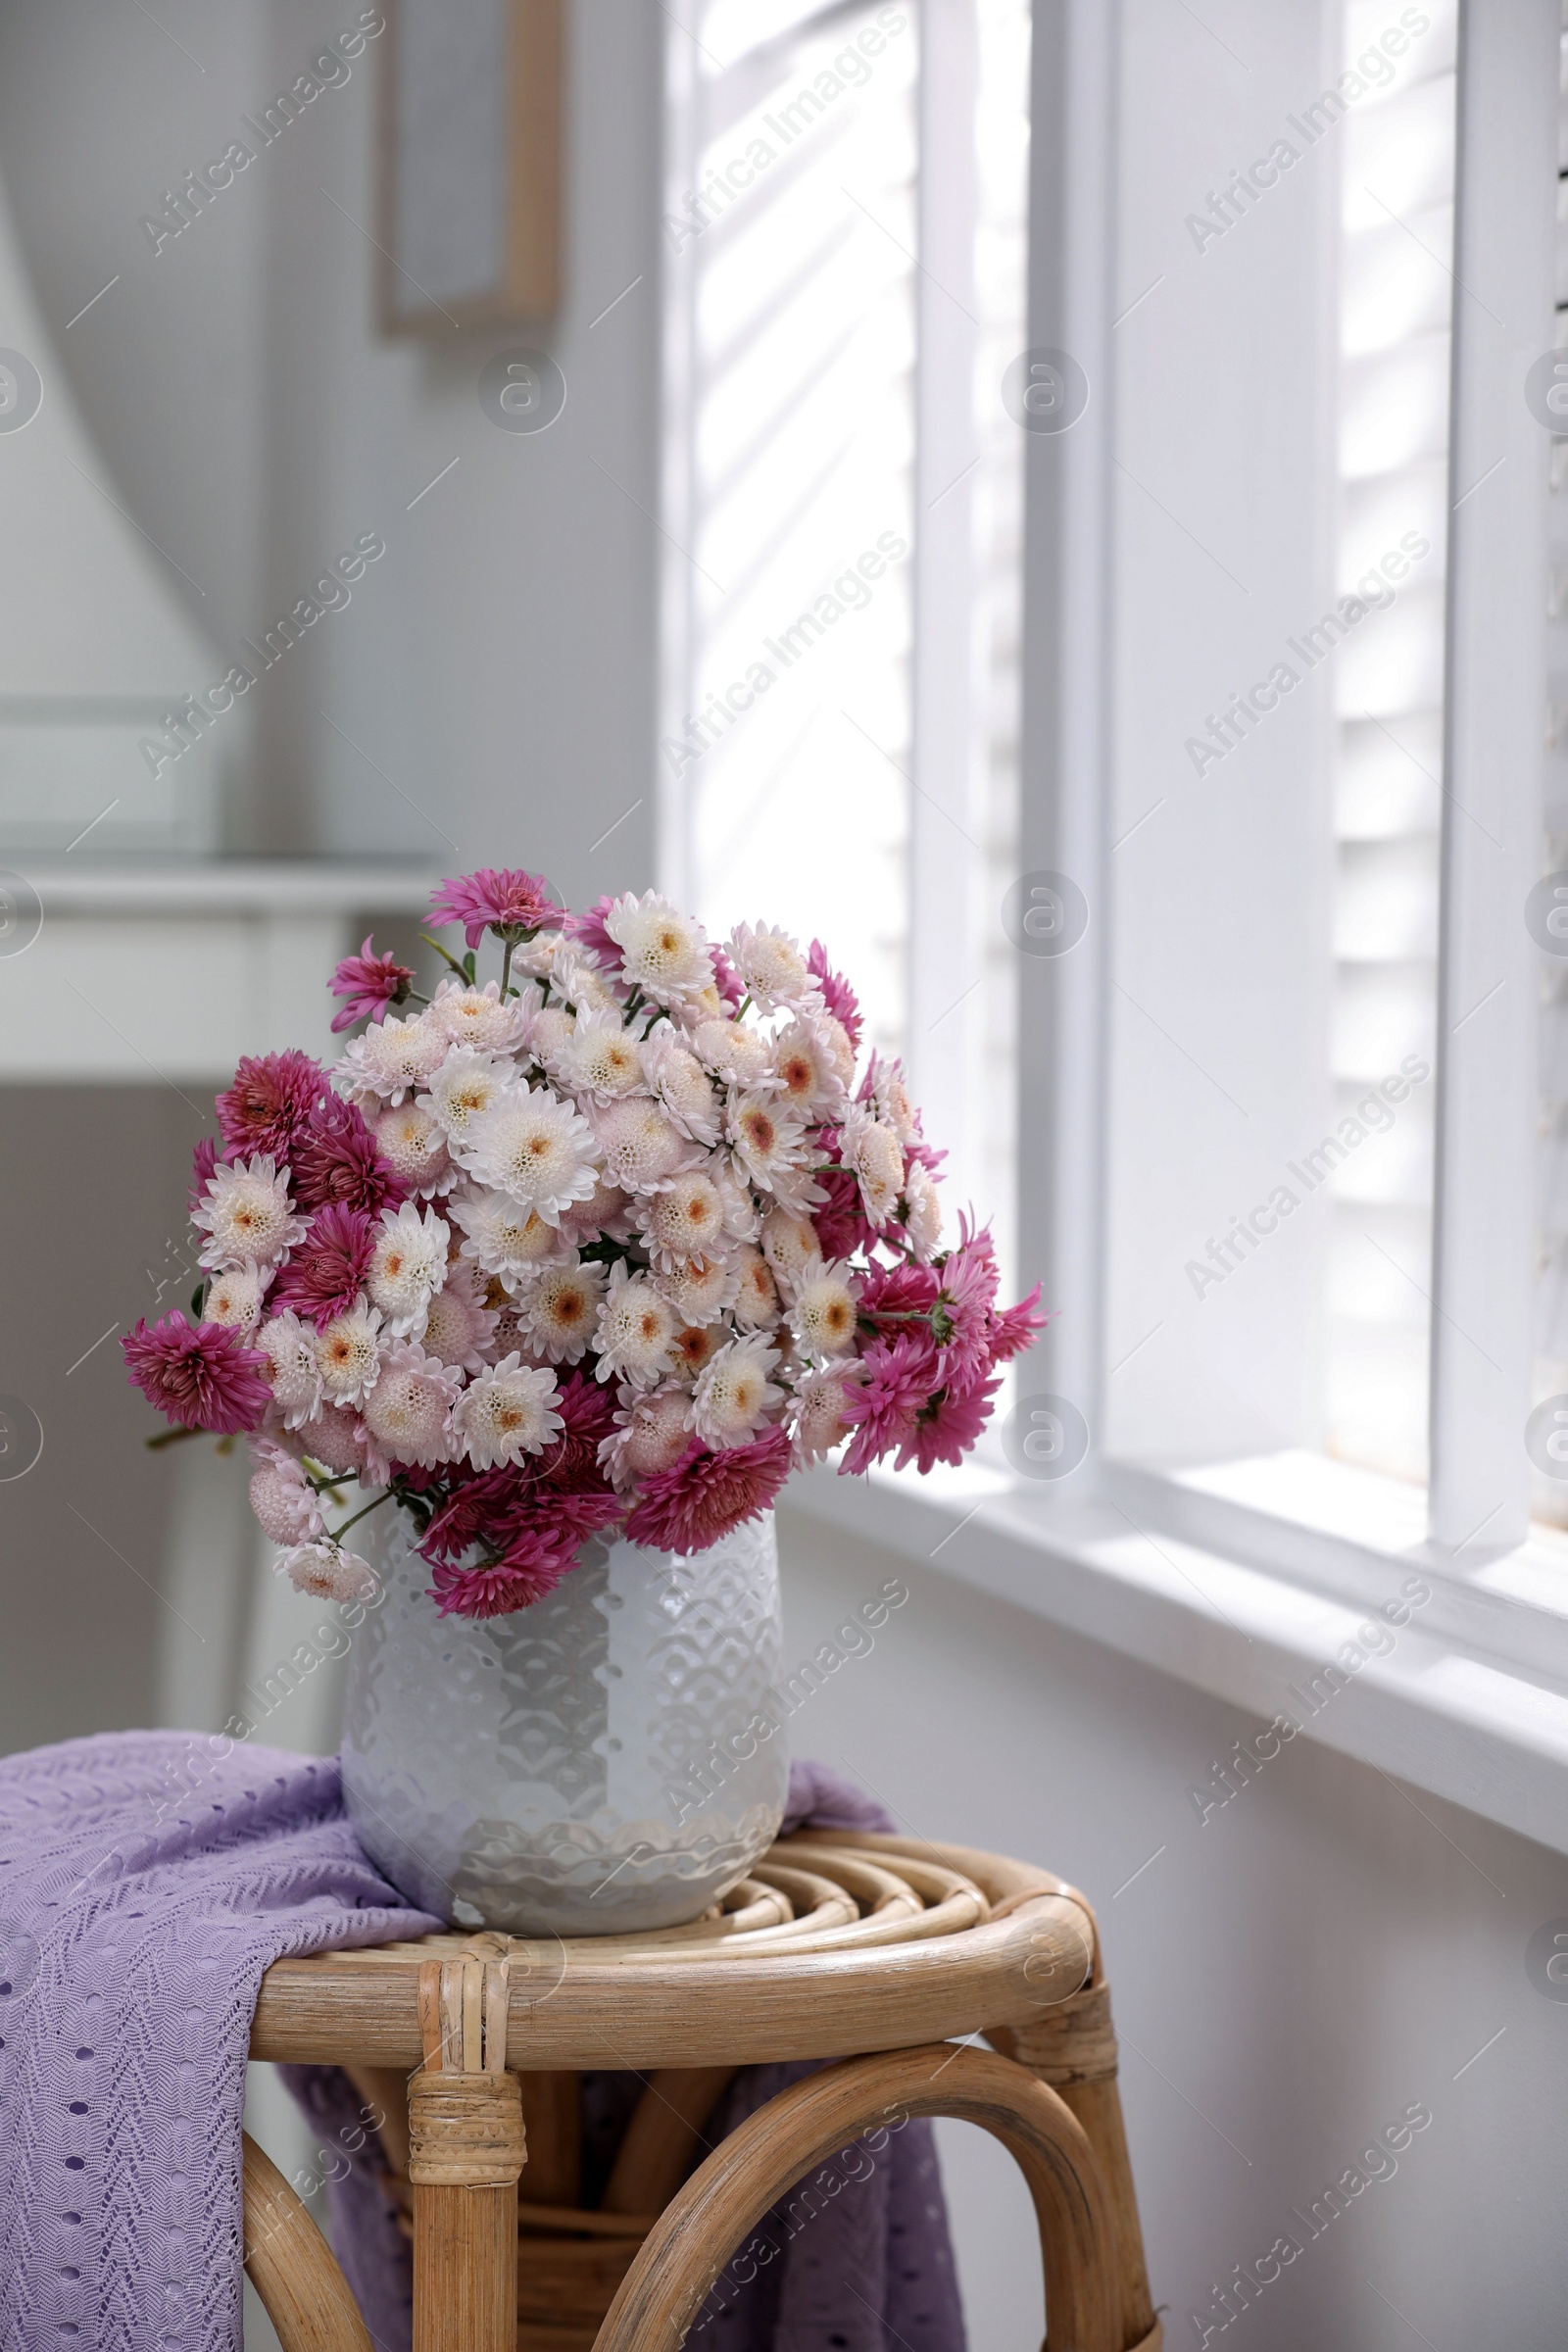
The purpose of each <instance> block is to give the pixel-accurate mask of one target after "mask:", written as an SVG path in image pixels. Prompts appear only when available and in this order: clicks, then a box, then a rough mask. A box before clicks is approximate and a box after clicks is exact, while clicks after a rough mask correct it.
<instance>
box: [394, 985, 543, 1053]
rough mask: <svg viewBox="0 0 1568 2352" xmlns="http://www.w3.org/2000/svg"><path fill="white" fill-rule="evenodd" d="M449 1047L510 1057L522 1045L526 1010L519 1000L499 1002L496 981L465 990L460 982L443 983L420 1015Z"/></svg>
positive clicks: (525, 1027) (499, 989)
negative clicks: (460, 1047) (505, 1002)
mask: <svg viewBox="0 0 1568 2352" xmlns="http://www.w3.org/2000/svg"><path fill="white" fill-rule="evenodd" d="M419 1017H420V1019H421V1020H422V1021H423V1022H424V1025H425V1027H426V1028H427V1029H434V1030H435V1031H436V1032H437V1033H438V1034H439V1035H440V1036H442V1037H444V1038H445V1039H446V1040H447V1042H448V1044H449V1045H454V1046H471V1047H473V1048H474V1049H475V1050H476V1051H477V1052H478V1053H481V1054H512V1053H515V1051H516V1049H517V1047H518V1046H519V1045H521V1043H522V1040H523V1037H524V1035H525V1034H526V1031H527V1027H528V1008H527V1006H526V1005H524V1004H522V1003H521V1002H520V1001H518V1000H515V999H514V1000H510V1001H509V1002H508V1003H507V1004H505V1005H503V1004H502V1002H501V983H500V981H499V980H489V981H486V983H485V985H484V987H483V988H466V987H465V986H464V984H463V982H462V981H461V980H452V979H447V980H443V981H442V983H441V985H440V987H439V988H438V989H437V990H436V992H435V995H434V997H433V998H432V999H431V1001H430V1003H429V1004H428V1005H426V1007H425V1009H424V1011H423V1012H422V1013H421V1015H420V1016H419Z"/></svg>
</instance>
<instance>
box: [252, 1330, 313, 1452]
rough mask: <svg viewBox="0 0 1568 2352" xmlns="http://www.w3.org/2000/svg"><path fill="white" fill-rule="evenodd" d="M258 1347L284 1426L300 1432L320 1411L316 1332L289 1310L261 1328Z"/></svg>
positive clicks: (258, 1334)
mask: <svg viewBox="0 0 1568 2352" xmlns="http://www.w3.org/2000/svg"><path fill="white" fill-rule="evenodd" d="M256 1345H257V1347H258V1348H260V1349H261V1350H262V1353H263V1354H264V1355H265V1356H266V1358H267V1364H268V1379H269V1380H270V1383H271V1389H272V1395H273V1397H274V1398H275V1399H276V1402H277V1409H278V1411H279V1412H280V1413H281V1414H282V1416H283V1426H284V1428H285V1429H298V1428H299V1426H300V1424H301V1423H302V1422H304V1421H309V1420H310V1418H311V1416H312V1415H313V1413H316V1412H318V1411H319V1409H320V1403H321V1367H320V1365H319V1362H318V1361H317V1355H316V1333H315V1332H314V1330H313V1329H312V1328H311V1326H310V1324H308V1323H302V1322H301V1321H300V1318H299V1316H298V1315H297V1314H295V1312H294V1310H293V1308H292V1307H289V1308H287V1309H285V1311H284V1312H283V1313H282V1314H280V1315H272V1316H271V1317H270V1318H269V1320H268V1321H267V1322H265V1323H264V1324H263V1325H262V1327H261V1329H260V1331H259V1332H258V1333H257V1335H256Z"/></svg>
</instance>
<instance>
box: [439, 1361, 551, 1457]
mask: <svg viewBox="0 0 1568 2352" xmlns="http://www.w3.org/2000/svg"><path fill="white" fill-rule="evenodd" d="M555 1397H556V1376H555V1374H554V1373H553V1372H543V1371H538V1370H536V1369H535V1368H534V1367H533V1366H532V1365H529V1364H524V1363H523V1361H522V1359H521V1358H520V1356H516V1355H508V1356H504V1357H503V1358H502V1360H501V1362H500V1363H499V1364H497V1365H496V1367H495V1369H494V1371H491V1372H484V1373H481V1374H480V1376H479V1378H478V1379H477V1380H475V1381H473V1382H471V1383H470V1385H469V1386H468V1387H467V1388H466V1389H465V1390H464V1392H463V1395H462V1396H461V1397H459V1398H458V1401H457V1404H456V1405H455V1407H454V1408H453V1414H452V1426H453V1430H454V1432H455V1433H456V1435H457V1437H458V1438H459V1439H460V1440H461V1442H462V1445H463V1449H464V1451H465V1452H466V1454H467V1457H468V1459H469V1461H470V1462H472V1464H473V1466H474V1468H475V1469H476V1470H494V1469H498V1468H500V1467H501V1465H502V1464H503V1463H506V1462H515V1461H520V1460H521V1458H522V1456H523V1455H524V1454H525V1453H542V1452H543V1450H544V1448H545V1447H546V1446H548V1445H550V1444H551V1443H552V1441H553V1440H554V1439H556V1438H558V1437H559V1436H560V1435H561V1432H562V1430H563V1428H564V1422H563V1421H562V1418H561V1415H560V1414H559V1413H558V1412H557V1411H556V1410H555V1409H554V1399H555Z"/></svg>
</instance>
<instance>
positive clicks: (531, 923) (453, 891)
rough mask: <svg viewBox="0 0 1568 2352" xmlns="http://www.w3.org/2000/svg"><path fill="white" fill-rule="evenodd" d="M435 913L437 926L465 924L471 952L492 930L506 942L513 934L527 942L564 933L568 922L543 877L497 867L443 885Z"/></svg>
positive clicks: (433, 900)
mask: <svg viewBox="0 0 1568 2352" xmlns="http://www.w3.org/2000/svg"><path fill="white" fill-rule="evenodd" d="M430 912H431V915H432V917H433V918H434V920H435V921H436V922H438V923H461V924H462V925H463V936H464V938H465V939H466V941H467V943H468V945H469V947H470V948H476V947H477V946H478V945H479V942H480V940H481V939H483V937H484V935H485V932H486V931H487V930H491V929H493V930H495V931H497V932H498V933H499V934H500V936H501V937H502V938H503V939H505V938H507V937H508V935H509V934H511V935H513V936H514V937H515V938H516V939H523V938H526V936H527V935H528V933H529V932H531V931H541V930H556V929H559V927H560V925H561V923H562V921H563V919H564V918H563V914H562V909H561V908H560V907H557V906H555V905H554V904H553V903H552V901H551V897H550V885H549V883H548V882H547V881H546V880H545V878H544V876H543V874H525V873H523V872H522V871H521V870H520V869H517V868H513V867H500V866H493V865H484V866H481V867H480V868H479V871H478V872H477V873H476V874H460V875H459V876H458V877H457V879H456V880H455V881H449V882H443V883H441V884H439V886H438V887H437V889H436V891H435V893H434V895H433V896H432V898H431V900H430Z"/></svg>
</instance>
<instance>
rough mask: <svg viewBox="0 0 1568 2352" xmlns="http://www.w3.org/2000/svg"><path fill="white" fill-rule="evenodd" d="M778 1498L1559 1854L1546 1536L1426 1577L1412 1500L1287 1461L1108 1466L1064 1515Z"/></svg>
mask: <svg viewBox="0 0 1568 2352" xmlns="http://www.w3.org/2000/svg"><path fill="white" fill-rule="evenodd" d="M1074 1483H1076V1482H1074ZM791 1500H792V1501H793V1502H794V1503H795V1505H796V1507H797V1508H799V1509H800V1510H802V1511H803V1512H805V1513H806V1514H807V1515H809V1516H810V1517H813V1518H815V1519H817V1520H819V1521H821V1522H824V1523H826V1524H827V1525H830V1526H833V1527H836V1528H839V1529H842V1530H843V1531H844V1532H846V1533H848V1534H851V1535H855V1536H858V1537H860V1538H862V1539H864V1540H866V1541H869V1542H874V1543H878V1544H883V1545H885V1546H886V1547H887V1548H889V1549H890V1550H893V1551H895V1552H898V1553H899V1554H901V1555H902V1556H903V1557H905V1558H907V1559H909V1560H911V1561H913V1562H915V1563H916V1564H917V1565H920V1566H924V1567H929V1568H932V1569H935V1570H938V1571H939V1572H940V1573H942V1574H943V1575H946V1576H951V1577H953V1578H955V1579H956V1580H957V1581H958V1582H959V1583H961V1584H966V1585H970V1586H972V1587H974V1588H976V1589H977V1590H979V1591H981V1592H984V1593H991V1594H993V1595H994V1596H995V1597H996V1598H998V1599H1001V1600H1006V1601H1010V1602H1012V1603H1013V1605H1014V1606H1016V1607H1019V1608H1025V1609H1029V1610H1031V1611H1033V1612H1034V1613H1035V1614H1036V1615H1037V1616H1041V1617H1045V1618H1048V1619H1050V1620H1051V1621H1052V1622H1053V1623H1054V1624H1058V1625H1064V1626H1068V1627H1070V1628H1071V1629H1072V1630H1073V1631H1074V1632H1075V1633H1080V1634H1086V1635H1088V1636H1089V1637H1090V1639H1091V1640H1093V1641H1097V1642H1103V1643H1105V1644H1106V1646H1107V1647H1109V1648H1111V1649H1115V1650H1118V1651H1120V1652H1121V1653H1122V1654H1123V1655H1124V1656H1127V1657H1133V1658H1137V1659H1139V1660H1141V1661H1142V1663H1143V1664H1145V1665H1147V1666H1152V1667H1155V1668H1157V1669H1158V1670H1159V1671H1160V1672H1162V1673H1166V1674H1174V1675H1176V1676H1178V1677H1179V1678H1180V1679H1181V1680H1182V1681H1184V1682H1188V1683H1192V1684H1194V1685H1196V1687H1197V1688H1198V1689H1200V1690H1202V1691H1209V1692H1210V1693H1211V1694H1212V1695H1213V1696H1215V1697H1217V1698H1223V1699H1228V1700H1229V1701H1231V1702H1232V1704H1234V1705H1236V1706H1239V1707H1242V1708H1245V1709H1248V1710H1250V1711H1251V1712H1252V1713H1254V1714H1255V1715H1256V1717H1257V1721H1258V1726H1259V1728H1261V1726H1262V1725H1264V1724H1266V1723H1268V1722H1269V1721H1270V1720H1271V1719H1272V1717H1273V1716H1274V1715H1275V1714H1277V1713H1279V1712H1281V1711H1288V1712H1290V1713H1292V1714H1293V1715H1294V1716H1295V1717H1296V1719H1297V1720H1298V1721H1299V1723H1300V1728H1301V1730H1302V1731H1303V1732H1304V1733H1305V1734H1306V1736H1307V1737H1309V1738H1311V1739H1314V1740H1320V1741H1322V1742H1323V1743H1324V1744H1325V1745H1326V1746H1329V1747H1334V1748H1337V1749H1339V1750H1340V1751H1341V1752H1342V1753H1344V1754H1346V1755H1349V1756H1354V1757H1355V1758H1357V1759H1358V1760H1359V1761H1360V1762H1362V1763H1365V1764H1370V1765H1372V1766H1374V1767H1375V1768H1376V1769H1377V1770H1379V1771H1382V1772H1387V1773H1393V1774H1397V1776H1398V1777H1399V1778H1400V1779H1401V1780H1404V1781H1408V1782H1409V1783H1411V1784H1412V1786H1414V1787H1416V1788H1420V1789H1430V1790H1431V1791H1432V1792H1433V1793H1434V1794H1435V1795H1438V1796H1444V1797H1447V1798H1449V1799H1450V1800H1451V1801H1452V1802H1453V1803H1455V1804H1459V1805H1464V1806H1466V1807H1468V1808H1469V1810H1470V1811H1471V1812H1473V1813H1478V1814H1480V1815H1481V1816H1482V1817H1483V1818H1484V1819H1486V1820H1489V1821H1495V1822H1499V1823H1501V1824H1503V1825H1504V1826H1505V1827H1506V1828H1508V1829H1512V1830H1516V1831H1518V1832H1519V1833H1520V1834H1521V1835H1522V1836H1524V1837H1527V1838H1535V1839H1536V1840H1538V1841H1539V1842H1540V1843H1542V1844H1544V1845H1547V1846H1550V1847H1552V1848H1553V1849H1554V1850H1555V1851H1557V1852H1559V1853H1568V1539H1562V1538H1559V1537H1557V1536H1556V1535H1555V1533H1554V1531H1551V1530H1539V1531H1537V1533H1536V1535H1535V1536H1533V1538H1532V1540H1531V1543H1530V1544H1528V1545H1527V1546H1526V1547H1525V1548H1524V1549H1523V1550H1521V1551H1518V1552H1515V1553H1512V1554H1510V1555H1507V1556H1506V1557H1503V1558H1500V1559H1495V1560H1493V1561H1483V1562H1478V1563H1477V1565H1476V1566H1475V1567H1474V1568H1468V1569H1465V1568H1460V1567H1458V1566H1457V1565H1456V1564H1455V1563H1454V1562H1452V1561H1442V1562H1440V1561H1438V1560H1437V1559H1436V1558H1435V1557H1434V1556H1433V1555H1431V1554H1429V1552H1428V1551H1427V1548H1426V1546H1425V1544H1424V1542H1423V1541H1422V1531H1421V1523H1420V1508H1419V1504H1420V1498H1419V1495H1417V1494H1416V1491H1415V1490H1413V1489H1408V1488H1401V1487H1399V1486H1398V1485H1397V1482H1395V1481H1393V1480H1384V1479H1378V1478H1375V1477H1373V1476H1372V1475H1371V1474H1370V1473H1366V1472H1360V1471H1352V1470H1348V1469H1347V1468H1346V1467H1345V1466H1344V1465H1342V1464H1338V1463H1333V1462H1327V1461H1316V1460H1314V1459H1312V1458H1311V1457H1308V1456H1302V1455H1284V1456H1278V1457H1274V1458H1272V1459H1268V1460H1254V1461H1251V1462H1248V1463H1245V1464H1228V1465H1225V1466H1224V1468H1223V1469H1221V1470H1216V1471H1209V1472H1204V1473H1201V1474H1189V1475H1187V1476H1186V1477H1183V1478H1182V1479H1180V1480H1166V1479H1163V1478H1156V1477H1154V1476H1153V1475H1152V1474H1150V1473H1146V1472H1137V1471H1133V1470H1129V1469H1125V1468H1120V1467H1112V1468H1111V1469H1109V1470H1107V1471H1106V1472H1105V1473H1104V1475H1103V1480H1102V1484H1101V1487H1100V1490H1099V1492H1098V1494H1092V1493H1089V1492H1088V1491H1085V1492H1084V1493H1083V1494H1082V1495H1077V1496H1075V1495H1072V1494H1070V1493H1068V1492H1063V1493H1062V1494H1061V1495H1055V1494H1052V1495H1044V1494H1042V1493H1041V1492H1040V1491H1039V1489H1038V1488H1035V1487H1032V1486H1030V1487H1026V1486H1024V1485H1023V1484H1022V1483H1021V1482H1020V1481H1017V1480H1015V1479H1013V1478H1012V1477H1011V1476H1010V1475H1009V1474H1008V1473H1007V1472H1005V1471H1004V1470H998V1469H994V1468H989V1467H980V1466H977V1465H973V1464H969V1465H966V1466H965V1467H964V1468H963V1469H962V1470H959V1471H944V1472H941V1473H938V1474H936V1475H934V1476H933V1477H931V1478H929V1479H917V1478H915V1477H914V1476H913V1475H912V1474H909V1473H874V1474H873V1476H872V1477H871V1479H870V1480H868V1481H866V1480H860V1479H848V1478H840V1477H838V1476H837V1475H836V1474H835V1473H834V1472H833V1471H831V1470H828V1469H818V1470H815V1471H812V1472H810V1473H809V1475H808V1476H807V1477H805V1478H804V1479H801V1480H799V1481H797V1482H796V1483H795V1485H794V1486H793V1487H792V1489H791ZM1288 1510H1289V1511H1290V1512H1292V1513H1293V1514H1295V1516H1293V1517H1292V1518H1289V1519H1287V1518H1286V1516H1285V1515H1284V1514H1285V1513H1286V1512H1287V1511H1288ZM1205 1522H1206V1523H1207V1524H1206V1529H1205V1533H1203V1534H1200V1533H1199V1532H1198V1531H1199V1529H1200V1527H1203V1526H1205ZM1217 1527H1223V1529H1224V1533H1223V1535H1222V1536H1220V1537H1218V1538H1216V1535H1215V1533H1214V1530H1215V1528H1217ZM1221 1543H1223V1545H1224V1547H1223V1548H1221V1547H1220V1544H1221ZM1244 1552H1245V1554H1246V1555H1247V1556H1245V1557H1244V1556H1242V1555H1243V1553H1244ZM1411 1577H1419V1578H1420V1579H1422V1580H1423V1582H1424V1583H1425V1584H1426V1585H1427V1586H1428V1587H1429V1588H1430V1591H1431V1598H1430V1599H1429V1600H1427V1601H1426V1602H1424V1603H1421V1604H1420V1605H1419V1606H1417V1608H1416V1609H1415V1611H1414V1613H1413V1614H1412V1615H1411V1617H1410V1619H1409V1622H1408V1623H1406V1624H1404V1625H1402V1626H1400V1627H1397V1628H1393V1629H1389V1631H1390V1635H1391V1639H1392V1642H1393V1646H1392V1648H1391V1649H1390V1650H1389V1651H1388V1652H1387V1653H1386V1654H1385V1655H1383V1656H1381V1657H1379V1656H1369V1657H1368V1658H1367V1660H1366V1663H1365V1664H1364V1665H1362V1666H1360V1667H1359V1668H1357V1669H1355V1670H1354V1671H1353V1672H1351V1674H1350V1675H1349V1677H1348V1680H1346V1681H1344V1682H1343V1684H1342V1686H1341V1687H1340V1688H1338V1689H1335V1690H1334V1691H1332V1693H1331V1694H1330V1695H1329V1696H1327V1697H1325V1698H1324V1699H1323V1700H1322V1702H1321V1704H1320V1705H1319V1707H1318V1710H1317V1711H1316V1712H1315V1713H1309V1712H1308V1707H1307V1703H1306V1702H1304V1701H1303V1700H1302V1698H1301V1697H1300V1696H1299V1693H1300V1692H1301V1691H1303V1689H1304V1687H1305V1685H1306V1684H1307V1683H1308V1682H1310V1681H1311V1680H1312V1678H1313V1677H1314V1676H1321V1673H1322V1670H1323V1668H1324V1667H1325V1666H1326V1665H1327V1664H1330V1663H1332V1662H1334V1661H1335V1659H1336V1654H1337V1653H1338V1652H1339V1650H1340V1647H1341V1644H1342V1643H1344V1642H1353V1641H1354V1640H1355V1629H1356V1627H1357V1626H1358V1625H1359V1624H1362V1623H1364V1622H1366V1620H1367V1618H1368V1615H1369V1612H1370V1611H1372V1610H1374V1609H1375V1608H1377V1606H1378V1604H1380V1603H1381V1602H1384V1601H1386V1600H1390V1599H1393V1598H1395V1597H1396V1596H1397V1594H1398V1593H1399V1588H1400V1586H1401V1584H1402V1583H1403V1582H1404V1581H1405V1580H1406V1579H1408V1578H1411ZM1287 1686H1294V1687H1295V1691H1296V1693H1298V1695H1297V1696H1295V1697H1293V1696H1292V1695H1291V1692H1290V1691H1288V1688H1287Z"/></svg>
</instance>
